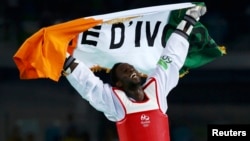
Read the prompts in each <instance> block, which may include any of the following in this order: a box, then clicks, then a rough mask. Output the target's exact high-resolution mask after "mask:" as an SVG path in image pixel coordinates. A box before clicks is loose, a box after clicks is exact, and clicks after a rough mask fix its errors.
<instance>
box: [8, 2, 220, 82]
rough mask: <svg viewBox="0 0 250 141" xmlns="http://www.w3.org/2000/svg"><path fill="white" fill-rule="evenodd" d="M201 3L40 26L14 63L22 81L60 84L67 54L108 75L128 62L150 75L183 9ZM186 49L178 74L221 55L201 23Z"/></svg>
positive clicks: (131, 11) (158, 7)
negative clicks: (109, 71) (29, 80)
mask: <svg viewBox="0 0 250 141" xmlns="http://www.w3.org/2000/svg"><path fill="white" fill-rule="evenodd" d="M196 4H204V3H178V4H169V5H160V6H152V7H145V8H138V9H132V10H126V11H119V12H114V13H109V14H103V15H95V16H89V17H84V18H79V19H75V20H71V21H68V22H64V23H60V24H56V25H53V26H49V27H44V28H42V29H40V30H39V31H37V32H36V33H35V34H33V35H32V36H31V37H29V38H28V39H27V40H26V41H25V42H24V43H23V44H22V45H21V47H20V48H19V49H18V51H17V52H16V53H15V55H14V57H13V59H14V62H15V63H16V65H17V68H18V69H19V72H20V78H21V79H38V78H49V79H51V80H54V81H58V80H59V78H60V76H61V71H62V68H63V64H64V61H65V57H66V52H69V53H70V54H72V55H73V56H74V57H75V58H77V59H78V60H81V61H83V62H84V63H85V64H86V65H87V66H88V67H89V68H90V69H93V70H96V66H97V65H98V66H100V67H99V68H97V70H98V69H100V68H105V69H106V70H107V72H108V70H109V69H110V68H111V67H112V66H113V64H114V63H116V62H127V63H130V64H132V65H134V66H135V67H136V68H137V69H138V70H139V71H141V72H142V73H144V74H148V73H149V72H150V71H152V70H153V69H154V68H155V67H156V64H157V61H158V59H159V57H160V55H161V52H162V50H163V49H164V48H165V45H166V41H167V40H168V37H169V35H170V34H171V33H172V32H173V31H174V30H175V27H176V26H177V24H178V23H179V22H180V21H181V20H182V19H183V16H184V14H185V11H186V10H187V8H190V7H193V6H195V5H196ZM189 42H190V50H189V53H188V56H187V59H186V62H185V64H184V66H183V68H182V69H181V70H180V75H183V74H185V73H186V72H187V71H188V70H189V69H192V68H197V67H200V66H202V65H204V64H207V63H209V62H211V61H213V60H214V59H216V58H217V57H220V56H223V54H224V53H225V52H224V50H223V48H221V47H219V46H218V45H217V44H216V42H215V41H214V40H213V39H212V38H211V37H210V36H209V34H208V31H207V29H206V27H205V26H203V25H202V24H201V23H200V22H198V23H197V25H195V27H194V29H193V32H192V34H191V35H190V38H189Z"/></svg>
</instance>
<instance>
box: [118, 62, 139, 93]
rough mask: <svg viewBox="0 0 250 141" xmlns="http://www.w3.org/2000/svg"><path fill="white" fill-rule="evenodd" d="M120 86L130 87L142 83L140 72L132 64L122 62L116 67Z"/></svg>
mask: <svg viewBox="0 0 250 141" xmlns="http://www.w3.org/2000/svg"><path fill="white" fill-rule="evenodd" d="M116 75H117V78H118V82H119V83H120V84H119V85H121V86H119V87H122V88H129V87H131V86H132V87H133V86H135V85H140V84H141V77H140V73H138V71H137V70H136V69H135V68H134V67H133V66H132V65H130V64H128V63H122V64H120V65H119V66H118V67H117V68H116Z"/></svg>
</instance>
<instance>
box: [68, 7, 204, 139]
mask: <svg viewBox="0 0 250 141" xmlns="http://www.w3.org/2000/svg"><path fill="white" fill-rule="evenodd" d="M205 12H206V7H203V6H196V7H193V8H191V9H188V10H187V11H186V15H185V16H184V19H183V20H182V21H181V22H180V23H179V25H178V26H177V28H176V30H175V31H174V32H173V33H172V35H171V36H170V38H169V39H168V41H167V45H166V47H165V48H164V50H163V52H162V55H161V57H160V59H159V61H158V64H157V67H156V69H155V70H154V71H153V72H152V73H151V74H150V75H148V77H147V80H146V81H145V83H143V84H142V79H141V74H140V73H139V72H138V71H137V70H136V69H135V68H134V67H133V65H131V64H128V63H126V62H119V63H117V64H115V65H114V66H113V68H112V69H111V71H110V77H111V80H112V84H108V83H103V81H101V80H100V79H99V78H98V77H97V76H95V75H94V74H93V72H92V71H91V70H90V69H89V68H88V67H87V66H86V65H85V64H84V63H82V62H80V61H79V60H76V59H75V58H73V57H72V56H70V55H67V58H66V61H65V64H64V70H63V74H64V75H65V76H66V78H67V80H68V81H69V82H70V84H71V85H72V86H73V87H74V88H75V89H76V90H77V91H78V93H79V94H80V95H81V96H82V97H83V98H84V99H85V100H87V101H88V102H89V103H90V104H91V105H92V106H93V107H94V108H95V109H97V110H99V111H102V112H103V113H104V114H105V116H106V117H107V118H108V119H109V120H110V121H113V122H116V125H117V131H118V136H119V140H120V141H170V136H169V124H168V116H167V115H166V114H165V113H166V111H167V108H168V105H167V101H166V97H167V96H168V94H169V92H170V91H171V90H172V89H173V88H174V87H175V86H176V85H177V83H178V80H179V70H180V69H181V67H182V66H183V64H184V62H185V59H186V56H187V53H188V49H189V42H188V40H187V39H188V37H189V35H190V33H191V31H192V29H193V26H194V25H195V24H196V22H197V21H198V20H199V18H200V16H202V15H204V14H205Z"/></svg>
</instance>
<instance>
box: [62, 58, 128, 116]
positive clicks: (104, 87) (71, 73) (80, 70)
mask: <svg viewBox="0 0 250 141" xmlns="http://www.w3.org/2000/svg"><path fill="white" fill-rule="evenodd" d="M62 74H63V75H64V76H66V78H67V80H68V81H69V83H70V84H71V85H72V87H73V88H74V89H75V90H76V91H77V92H78V93H79V94H80V95H81V96H82V98H84V99H85V100H87V101H88V102H89V103H90V105H92V106H93V107H94V108H95V109H96V110H98V111H101V112H103V113H104V114H105V115H106V116H107V118H108V119H110V120H112V121H117V120H119V119H121V118H122V116H123V115H124V113H123V110H122V106H121V104H120V103H119V100H118V99H117V98H116V97H115V96H114V94H113V91H112V88H111V86H110V85H109V84H105V83H103V81H101V80H100V79H99V77H97V76H95V75H94V74H93V72H92V71H91V70H90V69H89V68H88V67H87V66H86V65H85V64H84V63H82V62H79V61H78V60H76V59H75V58H74V57H72V56H70V55H67V59H66V60H65V64H64V71H63V72H62ZM116 109H121V110H116ZM119 112H120V113H119Z"/></svg>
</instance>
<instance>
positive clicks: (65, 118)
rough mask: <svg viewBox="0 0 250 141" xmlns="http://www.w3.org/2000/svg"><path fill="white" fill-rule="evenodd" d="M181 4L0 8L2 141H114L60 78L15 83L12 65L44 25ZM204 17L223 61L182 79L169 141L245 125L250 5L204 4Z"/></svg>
mask: <svg viewBox="0 0 250 141" xmlns="http://www.w3.org/2000/svg"><path fill="white" fill-rule="evenodd" d="M180 2H190V1H185V0H105V1H104V0H91V1H86V0H3V1H1V5H0V140H1V141H116V140H117V133H116V129H115V124H114V123H112V122H109V121H107V119H106V118H105V117H104V116H103V114H102V113H100V112H98V111H96V110H94V109H93V108H92V107H91V106H90V105H89V104H88V103H87V102H86V101H84V100H83V99H82V98H81V97H80V96H79V95H78V93H77V92H75V91H74V89H73V88H72V87H71V86H70V85H69V83H68V82H67V81H66V80H65V79H64V78H62V79H61V80H60V81H59V82H58V83H56V82H53V81H51V80H43V79H41V80H20V79H19V72H18V70H17V68H16V66H15V64H14V62H13V60H12V57H13V55H14V53H15V52H16V51H17V50H18V48H19V47H20V45H21V44H22V43H23V42H24V41H25V39H26V38H27V37H29V36H30V35H32V34H33V33H34V32H36V31H37V30H38V29H40V28H41V27H44V26H49V25H53V24H56V23H58V22H63V21H68V20H72V19H75V18H79V17H84V16H91V15H96V14H104V13H109V12H116V11H121V10H128V9H132V8H140V7H145V6H156V5H163V4H173V3H180ZM203 2H205V4H206V5H207V8H208V12H207V14H206V15H205V16H204V17H202V18H201V22H202V23H203V24H204V25H205V26H206V27H207V29H208V31H209V33H210V35H211V37H212V38H213V39H214V40H215V41H216V42H217V43H218V44H219V45H224V46H226V48H227V55H226V56H224V57H221V58H219V59H218V60H216V61H214V62H212V63H210V64H208V65H206V66H204V67H201V68H198V69H194V70H191V71H190V73H189V74H188V75H187V76H185V77H184V78H181V80H180V83H179V85H178V87H176V88H175V89H174V90H173V91H172V92H171V93H170V95H169V97H168V103H169V110H168V115H169V117H170V125H171V134H172V136H171V137H172V141H205V140H206V134H207V130H206V129H207V125H208V124H219V123H222V124H250V96H249V95H250V90H249V87H250V28H249V26H250V2H249V1H247V0H241V1H238V2H237V1H226V0H217V1H208V0H204V1H203Z"/></svg>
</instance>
